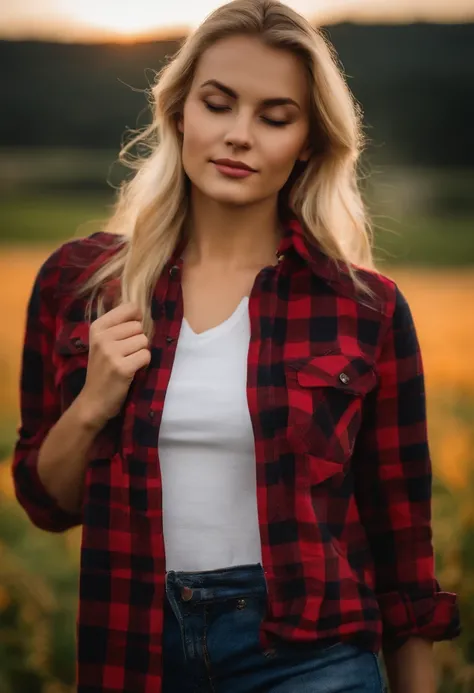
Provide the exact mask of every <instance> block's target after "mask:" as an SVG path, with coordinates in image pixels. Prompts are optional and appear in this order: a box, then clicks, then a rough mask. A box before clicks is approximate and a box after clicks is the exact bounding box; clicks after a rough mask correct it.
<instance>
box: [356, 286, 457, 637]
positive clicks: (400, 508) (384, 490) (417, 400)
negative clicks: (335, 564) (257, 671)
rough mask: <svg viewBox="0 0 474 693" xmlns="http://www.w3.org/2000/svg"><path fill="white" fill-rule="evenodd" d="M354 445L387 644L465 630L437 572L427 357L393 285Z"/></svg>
mask: <svg viewBox="0 0 474 693" xmlns="http://www.w3.org/2000/svg"><path fill="white" fill-rule="evenodd" d="M394 290H395V295H394V300H393V308H392V310H391V311H390V317H389V319H388V323H387V325H386V327H385V330H384V337H383V343H382V347H381V350H380V354H379V358H378V361H377V369H378V375H379V382H378V386H377V388H376V389H375V390H374V391H373V392H372V393H370V395H369V396H368V397H367V398H366V402H365V405H364V417H363V422H362V427H361V430H360V433H359V436H358V438H357V441H356V447H355V450H354V458H353V461H354V470H355V474H354V478H355V485H356V499H357V504H358V508H359V513H360V516H361V520H362V522H363V525H364V527H365V531H366V534H367V537H368V541H369V545H370V548H371V553H372V556H373V560H374V565H375V580H376V582H375V588H376V593H377V598H378V602H379V606H380V610H381V613H382V619H383V638H384V646H386V647H397V646H399V645H401V644H402V643H403V642H404V641H406V640H407V639H408V638H409V637H411V636H419V637H423V638H426V639H428V640H433V641H437V640H448V639H451V638H454V637H456V636H457V635H458V634H459V633H460V622H459V611H458V607H457V601H456V595H454V594H452V593H449V592H444V591H442V590H441V588H440V585H439V584H438V581H437V579H436V577H435V569H434V554H433V545H432V526H431V489H432V470H431V460H430V451H429V444H428V439H427V421H426V397H425V384H424V375H423V366H422V359H421V354H420V347H419V342H418V338H417V334H416V329H415V325H414V322H413V317H412V314H411V311H410V307H409V305H408V303H407V301H406V299H405V297H404V296H403V294H402V293H401V291H400V289H399V288H398V287H397V286H396V285H395V288H394Z"/></svg>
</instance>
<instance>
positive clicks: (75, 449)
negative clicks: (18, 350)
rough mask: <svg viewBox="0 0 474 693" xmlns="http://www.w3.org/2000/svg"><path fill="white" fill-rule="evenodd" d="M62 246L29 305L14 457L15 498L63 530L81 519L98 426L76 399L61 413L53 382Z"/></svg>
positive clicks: (34, 517)
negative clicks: (90, 452)
mask: <svg viewBox="0 0 474 693" xmlns="http://www.w3.org/2000/svg"><path fill="white" fill-rule="evenodd" d="M60 252H61V249H59V250H58V251H56V252H55V253H53V255H52V256H50V258H49V259H48V260H47V261H46V262H45V263H44V265H43V266H42V267H41V269H40V271H39V273H38V275H37V277H36V280H35V283H34V286H33V290H32V293H31V296H30V300H29V303H28V308H27V319H26V330H25V339H24V346H23V357H22V370H21V397H20V407H21V425H20V428H19V431H18V437H17V442H16V445H15V450H14V455H13V469H12V472H13V480H14V486H15V493H16V496H17V499H18V501H19V502H20V504H21V505H22V506H23V508H24V509H25V511H26V512H27V514H28V516H29V517H30V519H31V521H32V522H33V523H34V524H35V525H36V526H38V527H40V528H41V529H44V530H47V531H51V532H61V531H64V530H66V529H69V528H70V527H73V526H75V525H78V524H80V523H81V521H82V520H81V513H80V505H81V498H82V488H83V480H84V475H85V470H86V462H87V452H88V450H89V448H90V446H91V444H92V442H93V441H94V439H95V436H96V432H97V431H96V429H95V428H94V426H93V425H92V424H91V423H90V422H89V421H88V419H87V415H86V412H85V410H84V408H83V407H82V405H81V402H80V399H79V398H78V399H77V400H76V401H75V402H74V403H73V405H72V406H71V407H70V408H69V409H68V410H67V411H66V412H65V413H64V414H63V415H62V416H61V410H60V404H59V400H58V394H57V390H56V388H55V386H54V380H53V373H52V361H51V353H52V350H53V345H54V323H55V312H56V307H55V301H54V288H55V286H56V285H57V283H58V280H59V276H58V275H59V269H58V267H59V262H58V260H59V255H60Z"/></svg>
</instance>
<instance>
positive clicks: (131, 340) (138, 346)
mask: <svg viewBox="0 0 474 693" xmlns="http://www.w3.org/2000/svg"><path fill="white" fill-rule="evenodd" d="M147 348H148V339H147V337H146V336H145V335H144V334H138V335H135V336H134V337H128V339H121V340H120V341H118V342H115V344H114V353H119V354H120V355H121V356H129V355H130V354H135V353H136V352H137V351H141V350H142V349H147Z"/></svg>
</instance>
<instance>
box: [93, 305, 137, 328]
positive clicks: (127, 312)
mask: <svg viewBox="0 0 474 693" xmlns="http://www.w3.org/2000/svg"><path fill="white" fill-rule="evenodd" d="M142 319H143V316H142V314H141V311H140V309H139V307H138V306H137V305H135V304H134V303H122V304H121V305H120V306H117V307H116V308H112V310H110V311H109V312H108V313H105V314H104V315H101V316H100V318H97V320H94V322H93V323H92V325H94V326H95V330H96V331H98V330H100V331H102V330H106V329H108V328H109V327H114V326H115V325H120V323H122V322H126V321H127V320H140V321H141V320H142Z"/></svg>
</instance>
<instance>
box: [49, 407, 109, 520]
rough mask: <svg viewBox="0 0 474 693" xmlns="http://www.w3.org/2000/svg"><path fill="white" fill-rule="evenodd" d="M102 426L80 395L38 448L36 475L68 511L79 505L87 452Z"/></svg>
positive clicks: (78, 507) (74, 509)
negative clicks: (92, 415) (90, 412)
mask: <svg viewBox="0 0 474 693" xmlns="http://www.w3.org/2000/svg"><path fill="white" fill-rule="evenodd" d="M101 428H102V424H99V423H97V422H96V421H94V419H93V418H92V417H91V416H90V414H89V409H88V407H87V404H86V403H84V401H83V400H82V399H81V396H80V395H79V397H77V399H76V400H75V401H74V402H73V403H72V405H71V406H70V407H69V409H67V410H66V411H65V412H64V414H63V415H62V416H61V418H60V419H59V420H58V421H57V423H56V424H55V425H54V426H53V427H52V428H51V430H50V431H49V433H48V435H47V436H46V438H45V440H44V442H43V444H42V446H41V449H40V451H39V455H38V476H39V478H40V480H41V482H42V483H43V485H44V487H45V489H46V490H47V491H48V493H49V494H50V495H51V496H52V497H53V498H54V499H55V500H56V502H57V504H58V505H59V507H60V508H61V509H62V510H65V511H66V512H68V513H77V512H78V511H79V510H80V508H81V505H82V498H83V493H84V479H85V475H86V470H87V463H88V460H89V452H90V449H91V446H92V444H93V442H94V440H95V438H96V436H97V434H98V433H99V431H100V430H101Z"/></svg>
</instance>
